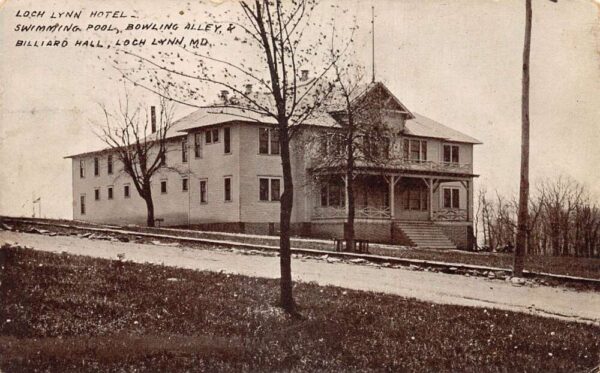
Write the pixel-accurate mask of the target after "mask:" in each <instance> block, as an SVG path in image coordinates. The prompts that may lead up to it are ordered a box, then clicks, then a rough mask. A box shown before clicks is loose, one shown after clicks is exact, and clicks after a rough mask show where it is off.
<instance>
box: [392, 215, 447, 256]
mask: <svg viewBox="0 0 600 373" xmlns="http://www.w3.org/2000/svg"><path fill="white" fill-rule="evenodd" d="M392 224H393V225H394V226H393V236H394V237H392V239H393V241H394V243H399V244H401V245H406V246H416V247H427V248H434V249H456V248H457V247H456V245H455V244H454V243H453V242H452V241H450V239H449V238H448V237H447V236H446V235H445V234H444V232H443V231H442V229H441V228H440V227H439V226H437V225H435V224H433V223H432V222H430V221H394V222H393V223H392Z"/></svg>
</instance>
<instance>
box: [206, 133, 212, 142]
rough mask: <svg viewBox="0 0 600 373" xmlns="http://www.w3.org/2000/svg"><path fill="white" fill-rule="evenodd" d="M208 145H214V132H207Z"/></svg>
mask: <svg viewBox="0 0 600 373" xmlns="http://www.w3.org/2000/svg"><path fill="white" fill-rule="evenodd" d="M206 143H207V144H210V143H212V132H211V131H206Z"/></svg>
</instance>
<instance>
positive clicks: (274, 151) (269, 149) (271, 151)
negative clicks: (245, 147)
mask: <svg viewBox="0 0 600 373" xmlns="http://www.w3.org/2000/svg"><path fill="white" fill-rule="evenodd" d="M265 133H266V135H267V136H266V139H265V138H264V134H265ZM274 133H276V134H277V135H274ZM265 144H266V150H265V148H264V147H263V145H265ZM274 144H275V145H276V146H273V145H274ZM263 150H265V151H263ZM258 154H260V155H280V154H281V144H280V143H279V132H277V128H269V127H259V128H258Z"/></svg>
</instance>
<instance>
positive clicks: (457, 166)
mask: <svg viewBox="0 0 600 373" xmlns="http://www.w3.org/2000/svg"><path fill="white" fill-rule="evenodd" d="M389 164H390V166H393V167H398V168H401V169H403V170H410V171H433V172H460V173H469V172H471V170H472V168H471V164H470V163H454V162H435V161H419V160H414V159H404V158H395V159H393V160H391V161H390V163H389Z"/></svg>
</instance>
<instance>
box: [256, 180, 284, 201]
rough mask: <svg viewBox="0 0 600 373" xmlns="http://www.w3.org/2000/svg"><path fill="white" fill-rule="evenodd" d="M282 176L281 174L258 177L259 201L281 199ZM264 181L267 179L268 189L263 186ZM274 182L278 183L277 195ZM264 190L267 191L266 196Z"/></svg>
mask: <svg viewBox="0 0 600 373" xmlns="http://www.w3.org/2000/svg"><path fill="white" fill-rule="evenodd" d="M281 179H282V178H281V177H280V176H259V177H258V201H259V202H279V201H280V200H281ZM263 181H266V189H264V188H263V187H262V185H261V184H262V183H263ZM274 182H277V183H278V188H277V195H275V194H274V193H273V192H274V188H273V187H274ZM263 191H266V198H263V193H262V192H263Z"/></svg>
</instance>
